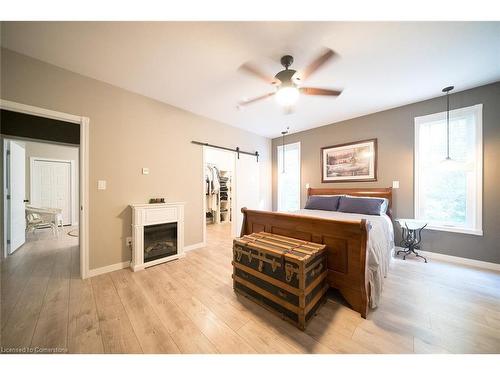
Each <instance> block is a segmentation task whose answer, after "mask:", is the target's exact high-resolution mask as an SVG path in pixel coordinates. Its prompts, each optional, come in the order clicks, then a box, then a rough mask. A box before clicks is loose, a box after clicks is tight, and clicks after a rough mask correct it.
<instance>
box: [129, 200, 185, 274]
mask: <svg viewBox="0 0 500 375" xmlns="http://www.w3.org/2000/svg"><path fill="white" fill-rule="evenodd" d="M130 207H132V262H131V263H130V268H132V270H133V271H140V270H143V269H144V268H146V267H150V266H154V265H156V264H160V263H164V262H168V261H170V260H174V259H178V258H181V257H183V256H184V202H175V203H152V204H131V205H130ZM167 223H177V254H175V255H171V256H169V257H165V258H161V259H156V260H153V261H150V262H146V263H144V227H145V226H147V225H155V224H167Z"/></svg>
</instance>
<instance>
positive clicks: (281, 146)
mask: <svg viewBox="0 0 500 375" xmlns="http://www.w3.org/2000/svg"><path fill="white" fill-rule="evenodd" d="M295 145H296V146H297V149H298V150H299V209H300V208H301V207H302V199H301V189H300V187H301V185H302V182H301V181H302V155H301V150H300V142H294V143H287V144H285V151H286V148H287V147H290V146H295ZM282 148H283V145H278V146H277V147H276V166H277V167H278V181H277V183H278V194H277V202H276V207H277V209H278V211H279V210H280V177H279V173H280V171H279V168H280V163H279V158H280V152H281V153H282V152H283V150H282Z"/></svg>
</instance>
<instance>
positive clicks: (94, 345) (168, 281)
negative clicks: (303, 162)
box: [1, 225, 500, 353]
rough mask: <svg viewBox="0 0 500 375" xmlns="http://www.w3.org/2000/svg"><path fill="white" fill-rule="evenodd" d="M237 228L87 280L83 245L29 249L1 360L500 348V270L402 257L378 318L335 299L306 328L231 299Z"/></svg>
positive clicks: (12, 260)
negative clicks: (46, 354) (47, 355)
mask: <svg viewBox="0 0 500 375" xmlns="http://www.w3.org/2000/svg"><path fill="white" fill-rule="evenodd" d="M229 229H230V228H229V226H228V225H211V226H209V227H208V246H207V247H205V248H202V249H198V250H193V251H191V252H189V253H188V254H187V256H186V257H185V258H184V259H181V260H178V261H173V262H170V263H167V264H163V265H159V266H156V267H152V268H149V269H147V270H145V271H142V272H137V273H133V272H131V271H130V270H129V269H124V270H120V271H116V272H112V273H109V274H105V275H101V276H97V277H94V278H92V279H87V280H80V279H79V277H78V274H79V264H78V261H79V256H78V246H77V245H78V239H77V238H75V237H69V236H67V235H63V238H61V239H60V240H57V241H55V240H54V239H53V238H51V237H50V236H40V238H39V239H38V240H36V241H31V242H29V243H27V244H26V245H24V247H23V248H22V249H20V250H19V251H18V252H16V253H15V254H14V255H13V256H10V257H9V258H8V259H7V260H6V261H4V262H3V264H2V279H1V281H2V285H1V286H2V290H1V302H2V306H1V313H2V315H1V327H2V336H1V346H2V350H3V352H5V351H8V350H10V349H9V348H29V347H31V348H35V347H36V348H41V350H42V351H53V352H71V353H103V352H104V353H499V352H500V274H499V273H494V272H490V271H485V270H480V269H474V268H468V267H464V266H458V265H453V264H448V263H444V262H438V261H430V263H428V264H425V263H423V262H422V261H421V260H414V259H407V260H406V261H402V260H400V259H394V260H393V262H392V264H391V267H390V272H389V276H388V277H387V279H386V280H385V285H384V291H383V294H382V298H381V302H380V307H379V308H378V309H376V310H374V311H372V312H371V313H370V314H369V316H368V319H366V320H365V319H362V318H361V317H360V316H359V315H358V314H357V313H355V312H354V311H352V310H350V309H349V308H347V307H345V306H343V305H342V304H341V303H339V302H337V301H336V299H334V298H333V297H332V298H329V300H328V302H327V303H326V304H325V305H324V306H323V307H322V308H321V309H320V311H319V313H318V315H317V316H316V317H314V319H313V320H312V322H311V323H310V324H309V326H308V328H307V329H306V331H305V332H302V331H300V330H298V329H296V328H295V327H293V326H291V325H290V324H288V323H287V322H285V321H283V320H281V319H279V318H278V317H276V316H274V315H273V314H271V313H270V312H268V311H266V310H264V309H263V308H261V307H259V306H257V305H255V304H254V303H253V302H251V301H249V300H247V299H245V298H244V297H238V296H236V295H235V294H234V293H233V290H232V281H231V271H232V268H231V239H230V237H229ZM22 350H26V349H22ZM39 350H40V349H39Z"/></svg>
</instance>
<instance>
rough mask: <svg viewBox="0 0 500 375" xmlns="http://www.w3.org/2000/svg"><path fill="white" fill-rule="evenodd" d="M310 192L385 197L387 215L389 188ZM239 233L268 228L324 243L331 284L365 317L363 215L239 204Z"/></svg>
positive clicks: (366, 287) (367, 298)
mask: <svg viewBox="0 0 500 375" xmlns="http://www.w3.org/2000/svg"><path fill="white" fill-rule="evenodd" d="M307 194H308V196H310V195H342V194H348V195H353V196H364V197H378V198H387V199H388V201H389V206H388V210H387V215H389V216H390V217H391V207H392V188H367V189H335V188H332V189H330V188H324V189H313V188H309V189H308V191H307ZM241 211H242V213H243V225H242V229H241V235H242V236H243V235H245V234H251V233H257V232H262V231H265V232H268V233H273V234H279V235H283V236H287V237H292V238H297V239H300V240H305V241H311V242H316V243H321V244H325V245H326V246H327V257H328V274H327V280H328V283H329V285H330V286H331V287H333V288H336V289H338V290H339V292H340V293H341V294H342V296H343V297H344V298H345V299H346V301H347V302H348V303H349V304H350V305H351V308H352V309H353V310H355V311H357V312H359V313H360V314H361V316H362V317H363V318H366V316H367V314H368V308H369V301H370V295H369V290H370V288H369V285H368V277H367V259H368V256H367V239H368V230H367V223H366V220H365V219H360V220H333V219H324V218H318V217H311V216H303V215H296V214H287V213H280V212H270V211H256V210H248V209H246V208H242V210H241Z"/></svg>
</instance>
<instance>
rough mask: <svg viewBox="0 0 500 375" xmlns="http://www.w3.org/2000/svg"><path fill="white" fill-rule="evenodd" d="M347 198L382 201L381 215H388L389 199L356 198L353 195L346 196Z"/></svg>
mask: <svg viewBox="0 0 500 375" xmlns="http://www.w3.org/2000/svg"><path fill="white" fill-rule="evenodd" d="M346 196H347V197H350V198H356V199H381V200H382V201H383V202H382V205H381V206H380V215H382V214H387V210H388V209H389V199H387V198H372V197H356V196H353V195H346Z"/></svg>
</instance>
